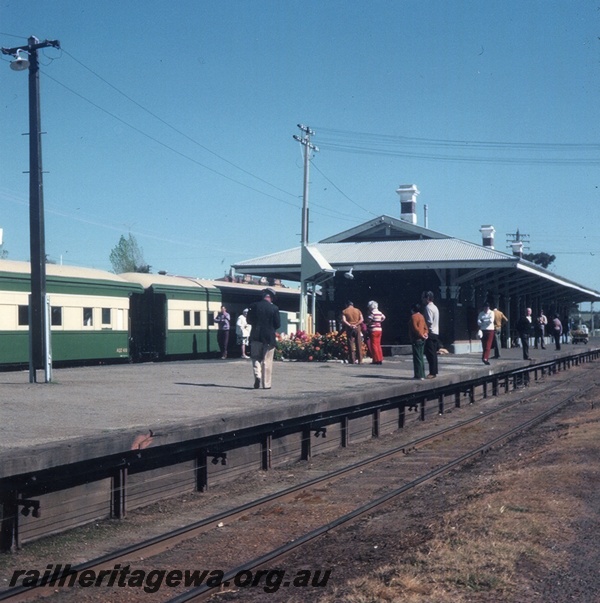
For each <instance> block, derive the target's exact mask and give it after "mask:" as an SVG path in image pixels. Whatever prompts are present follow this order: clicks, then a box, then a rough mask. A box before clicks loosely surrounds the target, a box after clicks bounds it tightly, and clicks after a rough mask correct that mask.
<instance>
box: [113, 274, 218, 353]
mask: <svg viewBox="0 0 600 603" xmlns="http://www.w3.org/2000/svg"><path fill="white" fill-rule="evenodd" d="M120 276H121V277H122V278H123V279H125V280H127V281H129V282H131V283H132V284H139V285H140V286H141V287H143V289H144V291H143V293H140V294H135V295H133V296H132V299H131V312H132V316H133V317H134V318H133V320H132V328H131V343H132V345H131V347H132V349H131V357H132V358H133V359H134V360H151V359H154V358H156V359H161V360H162V359H166V358H184V357H190V356H191V357H194V356H201V355H205V354H207V353H209V352H214V351H216V350H218V345H217V330H218V326H217V325H216V324H214V321H213V316H214V314H215V313H216V312H218V311H219V308H220V307H221V292H220V290H219V289H217V288H216V287H215V286H213V285H211V284H209V283H207V282H204V283H202V282H200V281H199V280H197V279H194V278H186V277H182V276H171V275H168V276H167V275H161V274H142V273H138V272H130V273H125V274H121V275H120Z"/></svg>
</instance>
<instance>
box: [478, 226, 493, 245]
mask: <svg viewBox="0 0 600 603" xmlns="http://www.w3.org/2000/svg"><path fill="white" fill-rule="evenodd" d="M479 232H480V233H481V238H482V245H483V246H484V247H489V248H490V249H494V235H495V234H496V229H495V228H494V227H493V226H492V225H491V224H483V225H482V226H481V228H480V229H479Z"/></svg>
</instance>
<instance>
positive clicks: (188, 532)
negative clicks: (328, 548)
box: [0, 375, 579, 602]
mask: <svg viewBox="0 0 600 603" xmlns="http://www.w3.org/2000/svg"><path fill="white" fill-rule="evenodd" d="M578 377H579V376H576V375H574V376H569V377H567V378H566V379H564V380H562V381H559V382H553V383H551V384H549V385H548V386H547V387H544V388H541V389H540V390H538V391H536V392H532V393H531V395H526V396H523V397H520V398H518V399H517V400H512V401H510V402H508V403H506V404H502V405H501V406H499V407H498V408H494V409H491V410H488V411H485V412H482V413H480V414H478V415H476V416H474V417H471V418H469V419H466V420H463V421H460V422H458V423H456V424H455V425H452V426H449V427H445V428H443V429H441V430H437V431H435V432H433V433H431V434H428V435H425V436H422V437H420V438H417V439H414V440H411V441H409V442H406V443H404V444H401V445H399V446H395V447H394V448H391V449H390V450H386V451H384V452H381V453H379V454H376V455H374V456H371V457H369V458H367V459H363V460H361V461H357V462H356V463H353V464H351V465H347V466H345V467H342V468H340V469H337V470H335V471H332V472H329V473H327V474H325V475H322V476H318V477H315V478H313V479H311V480H308V481H305V482H302V483H300V484H297V485H295V486H291V487H290V488H286V489H285V490H282V491H280V492H276V493H273V494H270V495H267V496H264V497H261V498H259V499H257V500H254V501H251V502H248V503H245V504H244V505H240V506H238V507H235V508H233V509H230V510H227V511H223V512H221V513H218V514H215V515H212V516H210V517H207V518H205V519H202V520H199V521H197V522H194V523H192V524H188V525H186V526H182V527H180V528H177V529H175V530H171V531H169V532H167V533H165V534H160V535H158V536H154V537H152V538H149V539H146V540H143V541H141V542H138V543H135V544H132V545H130V546H128V547H124V548H122V549H118V550H116V551H112V552H110V553H107V554H106V555H102V556H100V557H97V558H94V559H91V560H89V561H86V562H83V563H80V564H78V565H74V566H72V567H71V568H70V572H71V573H80V572H82V571H85V570H95V571H99V570H102V569H110V568H112V567H114V564H115V563H118V562H119V561H121V560H123V559H126V558H129V557H131V556H132V555H135V556H138V557H140V556H141V557H144V558H148V557H151V556H153V555H157V554H160V553H163V552H165V551H167V550H169V549H171V548H173V547H174V546H176V545H178V544H179V543H181V542H183V541H186V540H189V539H191V538H194V537H196V536H199V535H201V534H203V533H205V532H207V531H209V530H210V529H213V528H215V527H217V525H218V524H220V523H221V522H228V523H231V522H232V521H234V520H236V519H237V518H239V517H241V516H243V515H246V514H248V512H256V511H259V510H260V509H261V508H262V507H264V506H266V505H268V504H271V503H273V502H276V501H277V502H283V501H286V500H288V499H290V498H293V497H294V496H296V495H297V494H298V493H301V492H304V491H308V490H310V489H311V488H314V487H316V486H319V485H321V484H324V483H327V482H331V481H333V480H336V479H338V478H340V477H342V476H344V475H346V474H350V473H352V472H355V471H359V470H362V469H364V468H365V467H367V466H369V465H372V464H375V463H378V462H380V461H382V460H385V459H387V458H390V457H393V456H395V455H398V454H404V453H407V452H408V451H410V450H416V449H417V448H419V447H422V446H424V445H426V444H428V443H430V442H432V441H434V440H436V439H438V438H440V437H443V436H445V435H448V434H451V433H455V432H458V431H460V430H462V429H464V428H466V427H469V426H471V425H474V424H477V423H478V422H480V421H483V420H485V419H487V418H489V417H491V416H494V415H499V414H500V413H502V412H504V411H506V410H508V409H510V408H513V407H514V406H518V405H521V404H526V403H528V402H531V401H532V400H534V399H535V398H538V397H539V396H541V395H544V394H546V393H548V392H550V391H552V390H554V389H557V388H559V387H561V386H564V385H565V384H568V383H569V382H571V381H574V380H575V379H576V378H578ZM411 483H412V482H411ZM405 488H406V487H405ZM403 491H404V490H403ZM365 512H366V511H365ZM328 525H329V524H328ZM246 569H252V568H251V567H246ZM234 575H235V574H234ZM50 589H52V590H54V588H53V587H51V586H46V585H40V586H28V587H25V586H20V587H13V588H11V589H7V590H5V591H2V592H0V601H11V602H17V601H27V600H30V599H31V598H33V597H37V596H40V595H42V593H44V594H50V593H48V591H49V590H50Z"/></svg>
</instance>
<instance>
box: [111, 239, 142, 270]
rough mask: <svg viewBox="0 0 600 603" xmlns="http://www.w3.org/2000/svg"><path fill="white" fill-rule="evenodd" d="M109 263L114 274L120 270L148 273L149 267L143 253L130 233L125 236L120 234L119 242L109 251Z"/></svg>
mask: <svg viewBox="0 0 600 603" xmlns="http://www.w3.org/2000/svg"><path fill="white" fill-rule="evenodd" d="M110 263H111V264H112V267H113V272H115V274H120V273H121V272H145V273H149V272H150V268H151V267H150V266H149V265H148V264H146V262H145V261H144V253H143V251H142V249H141V248H140V246H139V245H138V242H137V240H136V238H135V237H134V236H133V235H132V234H131V233H129V236H128V237H127V238H125V237H124V236H123V235H121V238H120V239H119V242H118V243H117V245H116V246H115V247H113V250H112V251H111V252H110Z"/></svg>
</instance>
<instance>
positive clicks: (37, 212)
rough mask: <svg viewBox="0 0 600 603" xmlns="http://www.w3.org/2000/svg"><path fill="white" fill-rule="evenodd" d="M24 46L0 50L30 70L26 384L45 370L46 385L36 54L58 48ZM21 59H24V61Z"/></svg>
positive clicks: (35, 43) (52, 43)
mask: <svg viewBox="0 0 600 603" xmlns="http://www.w3.org/2000/svg"><path fill="white" fill-rule="evenodd" d="M27 42H28V43H27V45H26V46H17V47H15V48H2V54H6V55H11V56H13V57H15V59H14V61H11V63H10V68H11V69H13V70H14V71H25V70H26V69H29V248H30V257H31V260H30V261H31V297H30V302H29V381H30V383H33V382H35V381H36V380H37V379H36V371H37V369H44V380H45V382H46V383H48V382H50V381H51V380H52V363H51V357H50V349H51V348H50V325H49V320H48V314H49V312H48V302H47V298H46V250H45V246H46V244H45V235H44V195H43V186H42V140H41V134H42V133H41V131H40V124H41V119H40V77H39V62H38V50H39V49H40V48H48V47H53V48H60V42H59V41H58V40H44V41H43V42H40V41H39V40H38V39H37V38H36V37H34V36H31V37H30V38H29V39H28V40H27ZM23 55H27V58H25V57H24V56H23Z"/></svg>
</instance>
